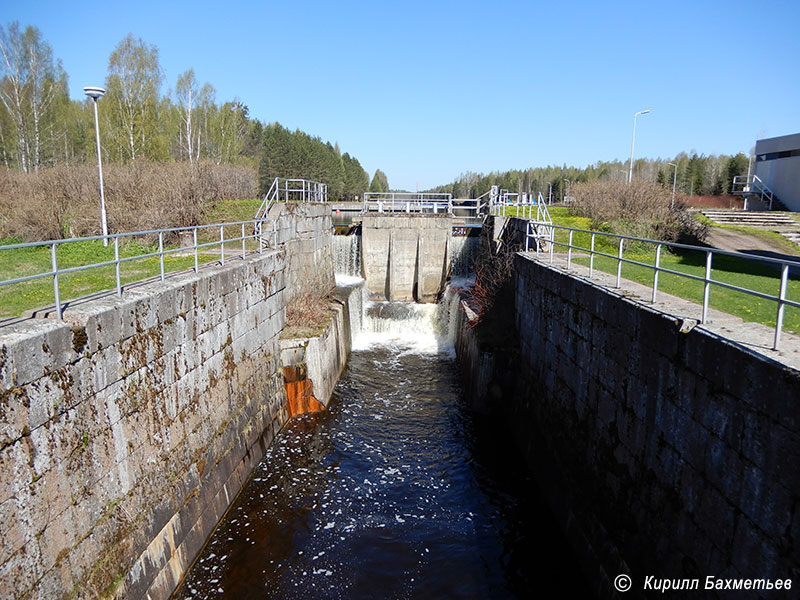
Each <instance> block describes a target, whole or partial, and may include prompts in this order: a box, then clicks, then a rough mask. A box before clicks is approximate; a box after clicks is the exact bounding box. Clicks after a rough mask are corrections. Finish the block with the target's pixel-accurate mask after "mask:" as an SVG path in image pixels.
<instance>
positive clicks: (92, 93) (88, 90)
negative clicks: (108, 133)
mask: <svg viewBox="0 0 800 600" xmlns="http://www.w3.org/2000/svg"><path fill="white" fill-rule="evenodd" d="M83 91H84V93H85V94H86V95H87V96H89V98H91V99H92V100H94V133H95V137H96V139H97V169H98V171H99V172H100V222H101V223H102V225H103V246H108V221H107V220H106V195H105V192H104V191H103V159H102V158H101V157H100V122H99V121H98V119H97V101H98V100H99V99H100V98H102V97H103V94H105V93H106V91H105V90H104V89H103V88H101V87H85V88H83Z"/></svg>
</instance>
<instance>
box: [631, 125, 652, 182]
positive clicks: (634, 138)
mask: <svg viewBox="0 0 800 600" xmlns="http://www.w3.org/2000/svg"><path fill="white" fill-rule="evenodd" d="M649 112H650V110H649V109H648V110H640V111H639V112H637V113H634V115H633V137H631V164H630V167H628V183H631V182H632V181H633V146H634V144H635V143H636V117H638V116H639V115H646V114H647V113H649Z"/></svg>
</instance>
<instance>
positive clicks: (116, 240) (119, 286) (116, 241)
mask: <svg viewBox="0 0 800 600" xmlns="http://www.w3.org/2000/svg"><path fill="white" fill-rule="evenodd" d="M114 269H115V270H116V272H117V296H122V279H121V278H120V275H119V236H118V235H115V236H114Z"/></svg>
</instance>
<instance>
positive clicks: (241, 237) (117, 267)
mask: <svg viewBox="0 0 800 600" xmlns="http://www.w3.org/2000/svg"><path fill="white" fill-rule="evenodd" d="M264 220H265V219H262V220H261V221H255V220H253V221H235V222H230V223H215V224H213V225H196V226H193V227H172V228H168V229H153V230H148V231H134V232H130V233H113V234H109V235H108V236H101V235H99V236H91V237H83V238H69V239H63V240H48V241H45V242H30V243H24V244H9V245H6V246H0V252H6V251H10V250H17V249H20V248H39V247H49V249H50V265H51V268H50V270H49V271H44V272H41V273H34V274H31V275H25V276H22V277H14V278H12V279H6V280H2V281H0V287H2V286H6V285H14V284H21V283H25V282H28V281H34V280H36V279H44V278H52V280H53V304H54V306H55V311H56V316H57V317H58V318H59V319H62V318H63V311H64V308H65V306H66V304H67V303H66V302H62V300H63V298H62V295H61V290H60V289H59V278H60V277H62V276H63V275H67V274H69V273H77V272H79V271H86V270H88V269H97V268H102V267H111V266H113V267H114V271H115V276H114V279H115V285H114V287H113V288H112V287H108V288H105V289H103V290H97V291H109V290H111V289H115V290H116V293H117V296H122V290H123V284H122V277H121V266H122V265H123V264H125V263H128V262H132V261H137V260H143V259H146V258H154V257H158V258H159V269H160V277H161V281H164V279H165V278H166V274H167V271H166V269H165V265H164V257H166V256H169V255H170V254H177V253H182V254H183V255H184V256H185V255H186V253H187V252H192V254H193V256H194V266H193V267H191V269H192V270H193V271H194V272H195V273H196V272H197V271H198V270H199V269H200V251H201V249H205V248H213V247H216V246H218V247H219V264H221V265H224V264H225V246H226V244H227V245H228V248H231V246H232V245H233V244H236V248H237V249H238V248H239V243H241V254H235V255H234V256H238V257H240V258H242V259H244V258H245V257H246V256H247V255H248V254H260V253H263V252H264V250H265V246H264V244H262V243H261V235H260V234H258V233H253V234H248V233H246V229H249V228H250V227H248V226H251V227H252V226H254V225H256V224H260V223H262V222H263V221H264ZM269 220H270V221H272V219H269ZM274 225H275V223H274V221H273V231H272V247H277V230H276V229H275V227H274ZM231 227H235V228H236V230H237V234H238V235H236V236H234V237H227V236H226V231H225V229H226V228H231ZM217 229H218V230H219V238H218V239H214V240H213V241H210V242H202V243H199V242H198V240H197V233H198V231H205V230H211V231H213V230H217ZM251 230H253V231H254V230H255V228H254V227H253V228H252V229H251ZM181 233H186V234H191V236H192V237H191V240H192V243H191V245H184V246H180V247H174V248H165V247H164V238H165V237H166V236H168V235H174V234H179V235H180V234H181ZM145 236H157V237H158V250H156V251H155V252H146V253H144V254H137V255H135V256H120V240H127V239H130V240H133V239H135V238H137V237H138V238H141V237H145ZM109 238H110V239H111V240H112V244H113V248H114V259H113V260H106V261H102V262H97V263H90V264H84V265H78V266H74V267H66V268H65V267H60V266H59V256H58V250H59V248H60V247H62V246H65V245H68V244H73V243H76V242H91V241H95V240H107V239H109ZM251 239H255V240H257V241H258V242H259V243H258V246H257V250H254V251H250V252H248V250H247V240H251ZM204 254H207V253H206V252H204ZM92 293H94V292H92ZM77 297H80V296H75V297H73V298H70V300H74V299H75V298H77Z"/></svg>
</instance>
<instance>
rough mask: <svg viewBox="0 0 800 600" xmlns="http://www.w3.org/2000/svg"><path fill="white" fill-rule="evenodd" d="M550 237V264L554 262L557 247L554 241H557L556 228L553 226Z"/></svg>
mask: <svg viewBox="0 0 800 600" xmlns="http://www.w3.org/2000/svg"><path fill="white" fill-rule="evenodd" d="M545 231H547V230H546V229H545ZM548 237H549V238H550V264H551V265H552V264H553V250H554V249H555V247H556V245H555V244H554V243H553V242H555V241H556V230H555V229H554V228H553V227H551V228H550V235H549V236H548Z"/></svg>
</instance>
